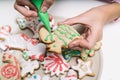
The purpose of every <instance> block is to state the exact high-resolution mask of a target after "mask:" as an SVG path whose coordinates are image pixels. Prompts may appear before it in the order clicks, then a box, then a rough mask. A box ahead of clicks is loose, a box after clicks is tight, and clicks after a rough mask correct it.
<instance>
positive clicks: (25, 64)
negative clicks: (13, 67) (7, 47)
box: [19, 58, 40, 77]
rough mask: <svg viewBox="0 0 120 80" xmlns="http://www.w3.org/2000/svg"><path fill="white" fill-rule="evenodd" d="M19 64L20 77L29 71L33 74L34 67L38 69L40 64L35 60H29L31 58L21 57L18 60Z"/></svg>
mask: <svg viewBox="0 0 120 80" xmlns="http://www.w3.org/2000/svg"><path fill="white" fill-rule="evenodd" d="M19 63H20V66H21V68H22V69H21V77H25V76H27V75H28V74H29V73H30V74H33V73H34V71H35V70H36V69H39V67H40V64H39V62H38V61H37V60H34V61H31V60H28V61H26V60H24V59H23V58H21V59H20V60H19Z"/></svg>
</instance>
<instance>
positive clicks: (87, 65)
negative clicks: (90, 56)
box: [72, 59, 94, 79]
mask: <svg viewBox="0 0 120 80" xmlns="http://www.w3.org/2000/svg"><path fill="white" fill-rule="evenodd" d="M77 61H78V64H77V65H76V66H72V69H74V70H76V71H78V74H79V78H80V79H81V78H83V77H84V76H86V75H90V76H94V73H93V72H92V70H91V66H92V61H91V60H89V61H87V62H83V61H82V60H81V59H78V60H77Z"/></svg>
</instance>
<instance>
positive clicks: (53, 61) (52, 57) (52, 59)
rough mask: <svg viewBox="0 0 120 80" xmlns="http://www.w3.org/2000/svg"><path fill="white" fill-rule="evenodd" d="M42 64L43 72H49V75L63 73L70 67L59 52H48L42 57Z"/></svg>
mask: <svg viewBox="0 0 120 80" xmlns="http://www.w3.org/2000/svg"><path fill="white" fill-rule="evenodd" d="M42 64H43V66H44V69H45V73H50V74H51V76H53V75H57V76H58V75H59V74H63V73H64V72H65V71H67V70H69V68H70V66H69V65H68V63H67V62H66V61H65V60H64V58H63V57H62V56H61V55H60V54H56V53H54V54H51V53H48V56H47V57H45V58H44V61H43V62H42Z"/></svg>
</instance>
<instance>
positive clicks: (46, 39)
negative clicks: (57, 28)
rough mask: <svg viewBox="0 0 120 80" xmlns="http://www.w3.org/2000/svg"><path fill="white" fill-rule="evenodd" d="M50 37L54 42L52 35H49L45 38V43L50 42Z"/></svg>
mask: <svg viewBox="0 0 120 80" xmlns="http://www.w3.org/2000/svg"><path fill="white" fill-rule="evenodd" d="M49 37H50V41H53V36H52V33H50V34H49V35H47V37H46V38H45V41H48V39H49Z"/></svg>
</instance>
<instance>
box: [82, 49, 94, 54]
mask: <svg viewBox="0 0 120 80" xmlns="http://www.w3.org/2000/svg"><path fill="white" fill-rule="evenodd" d="M84 51H85V53H86V54H90V53H91V52H92V51H93V49H91V50H88V49H84Z"/></svg>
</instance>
